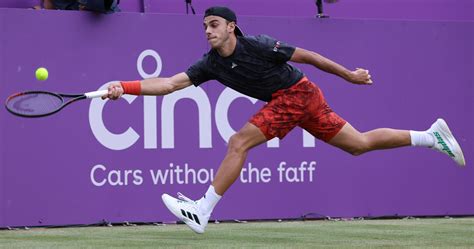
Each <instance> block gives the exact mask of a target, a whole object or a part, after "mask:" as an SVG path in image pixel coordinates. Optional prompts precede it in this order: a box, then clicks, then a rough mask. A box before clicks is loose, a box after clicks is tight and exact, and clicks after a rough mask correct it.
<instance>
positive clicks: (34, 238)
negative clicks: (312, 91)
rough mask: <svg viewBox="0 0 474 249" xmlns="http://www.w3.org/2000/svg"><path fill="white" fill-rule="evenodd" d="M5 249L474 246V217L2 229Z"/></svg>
mask: <svg viewBox="0 0 474 249" xmlns="http://www.w3.org/2000/svg"><path fill="white" fill-rule="evenodd" d="M0 248H474V218H454V219H446V218H436V219H396V220H354V221H323V220H318V221H288V222H286V221H284V222H249V223H220V224H210V225H209V226H208V229H207V232H206V233H205V234H203V235H197V234H195V233H193V232H192V231H191V230H189V229H188V228H187V227H186V226H185V225H164V226H152V225H146V226H127V227H125V226H114V227H82V228H73V227H71V228H32V229H29V230H1V231H0Z"/></svg>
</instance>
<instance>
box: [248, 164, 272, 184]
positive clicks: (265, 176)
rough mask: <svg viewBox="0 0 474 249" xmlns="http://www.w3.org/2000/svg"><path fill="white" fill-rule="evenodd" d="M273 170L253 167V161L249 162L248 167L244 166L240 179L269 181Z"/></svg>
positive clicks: (256, 181)
mask: <svg viewBox="0 0 474 249" xmlns="http://www.w3.org/2000/svg"><path fill="white" fill-rule="evenodd" d="M271 178H272V171H271V170H270V169H269V168H262V169H258V168H253V167H252V163H248V166H247V168H245V167H244V168H242V171H241V173H240V181H241V182H242V183H253V182H255V183H259V182H263V183H268V182H270V181H271Z"/></svg>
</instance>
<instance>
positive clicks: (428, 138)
mask: <svg viewBox="0 0 474 249" xmlns="http://www.w3.org/2000/svg"><path fill="white" fill-rule="evenodd" d="M410 137H411V145H412V146H423V147H433V146H434V144H435V139H434V137H433V135H431V134H430V133H428V132H427V131H410Z"/></svg>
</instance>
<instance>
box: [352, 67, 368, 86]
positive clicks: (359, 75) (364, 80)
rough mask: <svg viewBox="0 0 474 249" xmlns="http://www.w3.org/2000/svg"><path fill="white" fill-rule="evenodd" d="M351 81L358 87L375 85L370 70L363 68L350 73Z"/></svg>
mask: <svg viewBox="0 0 474 249" xmlns="http://www.w3.org/2000/svg"><path fill="white" fill-rule="evenodd" d="M349 81H350V82H352V83H354V84H358V85H371V84H372V83H373V82H372V76H370V74H369V70H366V69H363V68H356V70H355V71H352V72H351V73H350V77H349Z"/></svg>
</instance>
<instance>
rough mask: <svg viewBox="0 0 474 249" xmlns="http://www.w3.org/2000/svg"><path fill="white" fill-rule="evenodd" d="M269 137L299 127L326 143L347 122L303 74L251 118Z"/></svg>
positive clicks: (277, 135)
mask: <svg viewBox="0 0 474 249" xmlns="http://www.w3.org/2000/svg"><path fill="white" fill-rule="evenodd" d="M249 122H250V123H252V124H254V125H255V126H257V127H258V128H259V129H260V130H261V131H262V132H263V134H264V135H265V137H266V138H267V139H269V140H270V139H272V138H274V137H278V138H280V139H282V138H283V137H285V136H286V134H288V133H289V132H290V131H291V130H292V129H293V128H295V127H296V126H299V127H301V128H303V129H305V130H306V131H308V132H309V133H311V134H312V135H313V136H315V137H316V138H318V139H320V140H323V141H325V142H327V141H329V140H331V138H333V137H334V136H335V135H336V134H337V133H338V132H339V131H340V130H341V129H342V127H343V126H344V125H345V124H346V121H345V120H344V119H343V118H341V117H339V115H337V114H336V113H335V112H333V111H332V109H331V108H330V107H329V105H328V104H327V103H326V100H325V99H324V96H323V93H322V92H321V90H320V89H319V87H317V86H316V85H315V84H314V83H312V82H311V81H309V80H308V78H306V77H303V78H302V79H301V80H300V81H299V82H298V83H296V84H294V85H293V86H291V87H290V88H287V89H281V90H278V91H277V92H275V93H273V94H272V100H271V101H270V102H268V103H267V104H266V105H265V106H263V107H262V109H260V111H259V112H258V113H256V114H255V115H254V116H253V117H252V118H251V119H250V120H249Z"/></svg>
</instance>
